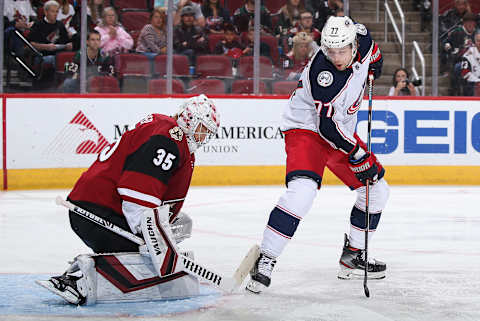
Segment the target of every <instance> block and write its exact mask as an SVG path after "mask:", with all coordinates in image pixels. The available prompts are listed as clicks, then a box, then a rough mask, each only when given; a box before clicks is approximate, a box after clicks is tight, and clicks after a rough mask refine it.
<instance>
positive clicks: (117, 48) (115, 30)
mask: <svg viewBox="0 0 480 321" xmlns="http://www.w3.org/2000/svg"><path fill="white" fill-rule="evenodd" d="M95 30H97V31H98V32H99V33H100V35H101V39H102V43H101V45H100V47H101V48H102V52H103V54H104V55H108V56H114V55H116V54H119V53H122V52H128V51H129V50H130V49H132V48H133V38H132V36H130V34H129V33H128V32H127V31H126V30H125V29H123V27H122V26H121V25H120V23H119V22H118V16H117V12H116V11H115V9H114V8H113V7H106V8H105V9H103V12H102V22H101V23H100V25H98V26H96V27H95Z"/></svg>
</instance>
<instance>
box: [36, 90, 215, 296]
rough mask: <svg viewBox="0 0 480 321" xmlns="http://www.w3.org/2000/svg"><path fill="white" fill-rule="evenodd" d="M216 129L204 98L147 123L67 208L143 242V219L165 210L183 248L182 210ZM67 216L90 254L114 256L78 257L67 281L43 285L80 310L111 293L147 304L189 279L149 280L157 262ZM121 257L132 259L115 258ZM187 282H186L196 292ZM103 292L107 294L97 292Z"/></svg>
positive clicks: (106, 156) (105, 154)
mask: <svg viewBox="0 0 480 321" xmlns="http://www.w3.org/2000/svg"><path fill="white" fill-rule="evenodd" d="M218 127H219V118H218V113H217V111H216V107H215V105H214V103H213V102H212V101H211V100H209V99H208V98H207V97H206V96H205V95H200V96H197V97H193V98H191V99H189V100H187V101H186V102H185V103H183V104H182V105H181V107H180V110H179V112H178V113H177V114H176V115H174V116H172V117H170V116H165V115H161V114H151V115H148V116H147V117H146V118H144V119H143V120H141V121H140V122H139V123H138V124H137V125H136V126H135V128H134V129H132V130H130V131H127V132H125V133H124V134H123V135H122V137H121V138H120V139H119V140H118V141H117V142H116V143H114V144H112V145H111V146H107V147H106V148H105V149H104V150H102V151H101V152H100V153H99V155H98V158H97V160H96V161H95V162H94V163H93V164H92V165H91V167H90V168H89V169H88V170H87V171H86V172H85V173H83V174H82V176H81V177H80V179H79V180H78V181H77V182H76V184H75V186H74V188H73V190H72V191H71V192H70V194H69V196H68V200H69V201H70V202H72V203H73V204H75V205H77V206H79V207H81V208H83V209H85V210H87V211H89V212H91V213H94V214H95V215H97V216H99V217H101V218H102V219H104V220H105V221H108V222H111V223H113V224H115V225H116V226H118V227H120V228H122V229H124V230H127V231H131V232H132V233H133V234H137V235H139V236H141V237H144V238H146V235H145V231H144V230H143V228H142V219H143V217H144V212H145V211H148V210H151V209H153V208H157V207H160V206H168V207H169V209H168V211H167V213H168V212H170V215H169V218H168V214H167V220H168V221H169V223H170V224H171V230H172V233H173V238H174V239H175V241H176V242H177V243H178V242H180V241H182V240H183V239H185V238H188V237H189V236H190V233H191V227H192V221H191V219H190V218H189V217H188V215H186V214H184V213H183V212H180V209H181V207H182V205H183V201H184V199H185V196H186V195H187V192H188V189H189V186H190V181H191V178H192V173H193V168H194V162H195V157H194V152H195V151H196V150H197V149H198V148H199V147H200V146H202V145H204V144H206V143H207V142H208V141H209V140H210V139H211V138H212V137H214V136H215V134H216V133H217V130H218ZM69 216H70V224H71V227H72V229H73V230H74V232H75V233H76V234H77V235H78V236H79V237H80V238H81V239H82V241H83V242H85V244H86V245H88V246H89V247H90V248H91V249H92V250H93V252H95V253H115V255H109V256H108V255H107V256H103V255H98V256H95V257H94V258H93V260H92V259H91V258H88V257H87V258H85V257H82V256H80V259H78V258H77V259H76V260H75V262H74V263H73V264H72V266H71V267H70V268H69V269H68V270H67V272H66V273H64V274H63V275H61V276H55V277H52V278H50V279H49V280H48V281H39V282H38V283H39V284H40V285H42V286H44V287H46V288H47V289H48V290H50V291H52V292H54V293H55V294H58V295H60V296H62V297H63V298H64V299H65V300H67V301H68V302H70V303H73V304H83V303H85V301H86V299H88V298H87V296H89V297H90V299H91V300H93V301H95V298H98V297H100V296H101V295H100V293H99V291H103V292H102V293H103V294H102V296H103V298H105V300H107V301H108V300H111V299H112V293H113V294H115V295H113V299H118V300H127V299H133V298H135V299H137V300H138V299H147V298H148V296H149V295H152V296H153V297H152V298H155V297H154V296H155V295H157V296H158V295H162V293H161V292H162V289H155V290H151V291H150V292H145V291H147V290H148V289H147V288H150V287H152V286H156V285H161V284H164V283H168V282H169V281H172V282H173V281H177V279H178V280H181V279H182V278H184V277H185V273H178V274H176V275H175V274H172V275H171V276H170V278H166V279H165V278H164V279H161V278H158V276H157V275H155V274H153V275H152V273H151V271H152V262H151V261H150V262H148V263H143V262H147V261H149V260H147V261H145V257H144V256H143V257H142V256H140V255H139V254H138V253H139V246H138V244H136V243H134V242H132V241H130V240H128V239H125V238H123V237H122V236H120V235H118V234H116V233H113V232H111V231H109V230H107V229H105V228H104V227H102V226H100V225H98V224H95V223H94V222H91V221H89V220H87V219H85V218H83V217H81V216H79V215H77V214H75V213H73V212H70V213H69ZM167 225H168V223H167ZM120 252H127V253H129V255H127V256H122V255H119V254H118V255H117V254H116V253H120ZM147 258H148V256H147ZM79 270H80V271H79ZM97 272H98V273H100V274H101V275H102V278H100V277H98V275H97V274H96V273H97ZM79 274H80V275H79ZM139 275H140V276H142V278H141V279H138V276H139ZM186 277H189V276H186ZM92 280H93V281H92ZM106 280H108V281H110V282H107V281H106ZM190 281H191V280H187V281H185V282H187V283H189V284H192V282H190ZM100 284H103V285H104V288H102V289H100ZM183 285H185V283H182V285H180V286H183ZM188 287H190V285H188V286H187V288H188ZM92 288H93V290H92ZM174 288H175V286H174V285H172V284H170V285H168V286H166V288H165V290H166V291H170V292H169V297H178V296H181V295H184V294H185V293H186V294H187V295H188V294H191V292H189V290H188V289H186V290H185V291H186V292H185V291H183V292H182V291H180V292H178V291H177V292H175V291H174V292H172V289H174ZM144 289H147V290H144ZM140 290H144V291H143V292H141V291H140ZM95 291H97V292H95ZM152 291H153V292H152ZM122 293H123V294H122ZM135 293H137V295H136V296H135ZM138 293H142V294H138ZM145 293H146V294H145ZM152 293H153V294H152ZM127 296H128V298H127Z"/></svg>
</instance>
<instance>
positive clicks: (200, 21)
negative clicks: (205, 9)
mask: <svg viewBox="0 0 480 321" xmlns="http://www.w3.org/2000/svg"><path fill="white" fill-rule="evenodd" d="M185 7H191V8H192V9H193V11H194V15H195V21H194V24H195V25H196V26H198V27H200V28H205V16H204V15H203V13H202V7H201V6H200V4H199V3H196V2H193V1H191V0H179V1H178V2H176V3H175V4H174V6H173V9H174V10H175V17H174V19H173V24H174V25H178V24H180V23H181V20H182V9H183V8H185Z"/></svg>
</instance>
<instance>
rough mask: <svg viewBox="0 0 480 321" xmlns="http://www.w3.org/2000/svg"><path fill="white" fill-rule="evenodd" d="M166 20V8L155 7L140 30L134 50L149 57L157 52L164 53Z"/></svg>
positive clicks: (165, 50)
mask: <svg viewBox="0 0 480 321" xmlns="http://www.w3.org/2000/svg"><path fill="white" fill-rule="evenodd" d="M166 22H167V17H166V9H165V8H163V7H155V9H154V10H153V11H152V13H151V15H150V23H149V24H146V25H145V26H144V27H143V28H142V31H141V32H140V36H139V37H138V40H137V49H136V51H137V52H140V53H143V54H144V55H147V56H148V57H149V58H151V59H153V57H155V56H156V55H158V54H165V53H166V52H167V33H166V31H165V25H166Z"/></svg>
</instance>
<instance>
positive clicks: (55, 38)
mask: <svg viewBox="0 0 480 321" xmlns="http://www.w3.org/2000/svg"><path fill="white" fill-rule="evenodd" d="M59 7H60V6H59V4H58V2H57V1H55V0H49V1H47V2H45V4H44V5H43V10H44V12H45V18H44V19H40V20H38V21H36V22H35V23H34V24H33V26H32V28H31V30H30V34H29V35H28V39H29V40H30V42H31V44H32V46H33V47H35V49H37V50H38V51H40V52H41V53H42V54H43V57H41V58H36V59H35V66H36V67H40V68H41V70H40V71H38V69H37V72H40V73H43V75H42V79H43V80H45V81H46V80H53V75H54V66H55V54H56V53H57V52H59V51H65V50H67V51H71V50H72V43H71V42H70V38H69V37H68V32H67V29H65V26H64V24H63V23H62V22H61V21H58V20H57V15H58V10H59ZM46 82H48V81H46ZM39 84H42V85H44V84H45V83H43V82H39Z"/></svg>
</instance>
